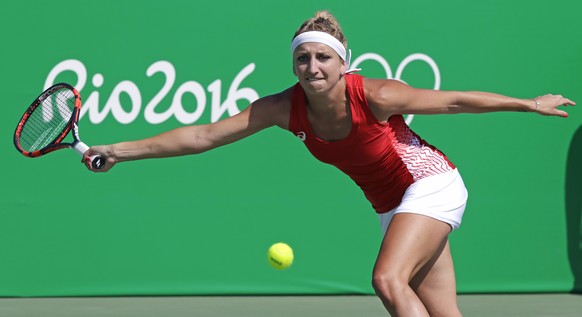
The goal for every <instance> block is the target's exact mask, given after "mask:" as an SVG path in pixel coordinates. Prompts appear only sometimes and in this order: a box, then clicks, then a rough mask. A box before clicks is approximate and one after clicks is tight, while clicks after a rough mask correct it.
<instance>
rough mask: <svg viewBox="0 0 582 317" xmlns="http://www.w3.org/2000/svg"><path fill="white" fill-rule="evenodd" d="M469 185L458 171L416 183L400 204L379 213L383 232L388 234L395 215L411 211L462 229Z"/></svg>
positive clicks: (407, 191)
mask: <svg viewBox="0 0 582 317" xmlns="http://www.w3.org/2000/svg"><path fill="white" fill-rule="evenodd" d="M467 197H468V193H467V188H465V184H464V183H463V178H462V177H461V174H459V171H458V170H457V169H456V168H455V169H454V170H452V171H450V172H447V173H444V174H439V175H434V176H429V177H425V178H423V179H420V180H418V181H416V182H414V183H413V184H412V185H410V187H408V189H407V190H406V192H405V193H404V197H403V198H402V202H401V203H400V205H398V207H396V208H394V209H392V210H390V211H389V212H386V213H382V214H378V217H379V218H380V224H381V225H382V231H383V232H384V233H386V230H388V226H389V225H390V221H391V220H392V217H394V215H395V214H399V213H403V212H407V213H414V214H419V215H424V216H428V217H431V218H434V219H437V220H440V221H442V222H445V223H447V224H449V225H450V226H451V228H452V230H455V229H457V228H459V226H460V225H461V219H462V218H463V213H464V212H465V206H466V204H467Z"/></svg>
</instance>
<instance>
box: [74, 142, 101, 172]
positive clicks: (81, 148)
mask: <svg viewBox="0 0 582 317" xmlns="http://www.w3.org/2000/svg"><path fill="white" fill-rule="evenodd" d="M73 149H75V151H76V152H77V153H79V155H81V156H83V154H85V152H87V150H89V146H87V144H85V143H83V142H81V141H78V142H77V143H75V144H74V145H73ZM89 160H90V163H91V167H92V168H93V169H96V170H100V169H102V168H103V167H104V166H105V158H104V157H102V156H101V155H91V157H89Z"/></svg>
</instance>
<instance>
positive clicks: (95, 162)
mask: <svg viewBox="0 0 582 317" xmlns="http://www.w3.org/2000/svg"><path fill="white" fill-rule="evenodd" d="M89 159H90V161H91V167H92V168H93V169H96V170H100V169H102V168H103V167H104V166H105V159H104V158H103V157H102V156H101V155H91V157H90V158H89Z"/></svg>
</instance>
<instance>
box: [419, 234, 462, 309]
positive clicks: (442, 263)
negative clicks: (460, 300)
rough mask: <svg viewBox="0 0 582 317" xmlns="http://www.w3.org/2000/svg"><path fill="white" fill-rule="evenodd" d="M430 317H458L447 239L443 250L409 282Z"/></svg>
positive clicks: (451, 261) (455, 288)
mask: <svg viewBox="0 0 582 317" xmlns="http://www.w3.org/2000/svg"><path fill="white" fill-rule="evenodd" d="M410 287H411V288H412V289H413V290H414V292H415V293H416V295H417V296H418V297H419V298H420V300H421V301H422V303H423V304H424V307H425V308H426V309H427V310H428V313H429V314H430V316H431V317H440V316H443V317H444V316H446V317H460V316H462V315H461V312H460V311H459V307H458V305H457V287H456V281H455V270H454V266H453V258H452V257H451V250H450V248H449V242H448V239H445V241H444V248H443V249H442V251H441V252H440V253H437V254H435V256H434V257H433V259H431V261H429V263H427V264H426V265H425V266H424V267H423V268H422V269H421V270H420V271H419V272H418V273H417V274H416V276H414V278H413V279H412V281H411V282H410Z"/></svg>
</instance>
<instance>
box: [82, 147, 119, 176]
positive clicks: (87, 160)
mask: <svg viewBox="0 0 582 317" xmlns="http://www.w3.org/2000/svg"><path fill="white" fill-rule="evenodd" d="M112 154H113V152H112V149H111V146H110V145H99V146H92V147H90V148H89V149H88V150H87V152H85V153H84V154H83V159H82V160H81V162H82V163H83V164H85V166H86V167H87V168H88V169H89V170H91V171H93V172H107V171H109V170H110V169H111V168H113V166H114V165H115V163H116V161H115V158H114V157H113V155H112ZM94 155H99V156H101V158H102V159H103V160H104V162H105V164H104V165H103V167H102V168H99V169H96V168H93V166H91V157H92V156H94Z"/></svg>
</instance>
